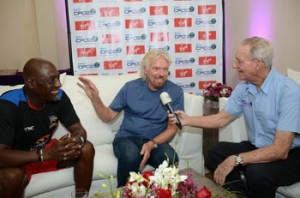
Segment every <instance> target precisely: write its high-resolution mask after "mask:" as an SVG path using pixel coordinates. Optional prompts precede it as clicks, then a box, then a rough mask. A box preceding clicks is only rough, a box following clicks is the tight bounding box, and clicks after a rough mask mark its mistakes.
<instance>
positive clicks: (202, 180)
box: [92, 168, 237, 198]
mask: <svg viewBox="0 0 300 198" xmlns="http://www.w3.org/2000/svg"><path fill="white" fill-rule="evenodd" d="M188 172H191V173H192V174H193V180H194V182H195V184H196V185H197V186H198V187H199V189H200V188H202V187H203V186H206V187H207V188H208V189H209V190H210V191H211V193H212V196H211V197H212V198H219V197H222V198H236V197H237V196H236V195H234V194H233V193H231V192H229V191H227V190H226V189H224V188H222V187H221V186H219V185H217V184H216V183H215V182H214V181H212V180H210V179H209V178H207V177H204V176H203V175H201V174H200V173H198V172H197V171H195V170H194V169H192V168H186V169H183V170H180V171H179V173H180V174H181V175H184V174H187V173H188ZM92 197H93V196H92ZM94 197H95V198H99V197H101V198H112V196H111V194H110V192H103V193H101V194H100V196H94Z"/></svg>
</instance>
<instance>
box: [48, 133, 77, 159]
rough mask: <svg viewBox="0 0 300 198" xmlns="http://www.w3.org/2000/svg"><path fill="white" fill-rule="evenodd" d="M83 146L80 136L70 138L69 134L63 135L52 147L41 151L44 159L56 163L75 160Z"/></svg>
mask: <svg viewBox="0 0 300 198" xmlns="http://www.w3.org/2000/svg"><path fill="white" fill-rule="evenodd" d="M82 147H83V145H82V143H81V140H80V136H76V137H71V136H70V134H67V135H64V136H63V137H61V138H60V139H59V140H58V141H57V142H55V143H54V144H53V145H52V147H50V148H48V149H43V152H44V158H45V159H46V160H47V159H54V160H57V161H69V160H75V159H76V158H78V157H79V155H80V154H81V149H82Z"/></svg>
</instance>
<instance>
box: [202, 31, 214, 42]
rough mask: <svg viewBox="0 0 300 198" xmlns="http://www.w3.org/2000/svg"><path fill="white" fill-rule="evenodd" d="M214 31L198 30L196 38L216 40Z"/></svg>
mask: <svg viewBox="0 0 300 198" xmlns="http://www.w3.org/2000/svg"><path fill="white" fill-rule="evenodd" d="M216 38H217V32H216V31H201V32H198V40H216Z"/></svg>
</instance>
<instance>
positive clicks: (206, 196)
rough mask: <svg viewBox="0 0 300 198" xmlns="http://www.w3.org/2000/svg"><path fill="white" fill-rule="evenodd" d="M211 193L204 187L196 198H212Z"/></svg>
mask: <svg viewBox="0 0 300 198" xmlns="http://www.w3.org/2000/svg"><path fill="white" fill-rule="evenodd" d="M210 197H211V192H210V191H209V190H208V189H207V188H206V186H203V187H202V188H201V189H200V190H199V191H197V194H196V198H210Z"/></svg>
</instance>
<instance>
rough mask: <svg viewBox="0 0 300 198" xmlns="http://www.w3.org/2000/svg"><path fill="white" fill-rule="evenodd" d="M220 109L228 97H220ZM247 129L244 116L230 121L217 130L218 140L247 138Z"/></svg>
mask: <svg viewBox="0 0 300 198" xmlns="http://www.w3.org/2000/svg"><path fill="white" fill-rule="evenodd" d="M219 101H220V109H223V108H224V106H225V104H226V102H227V101H228V98H220V100H219ZM247 139H248V136H247V130H246V124H245V120H244V116H241V117H239V118H237V119H236V120H234V121H233V122H232V123H230V124H228V125H227V126H225V127H223V128H221V129H220V130H219V141H228V142H241V141H243V140H247Z"/></svg>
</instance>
